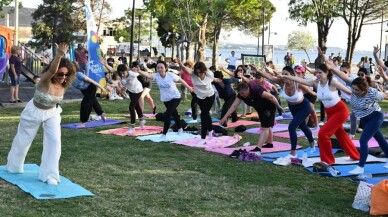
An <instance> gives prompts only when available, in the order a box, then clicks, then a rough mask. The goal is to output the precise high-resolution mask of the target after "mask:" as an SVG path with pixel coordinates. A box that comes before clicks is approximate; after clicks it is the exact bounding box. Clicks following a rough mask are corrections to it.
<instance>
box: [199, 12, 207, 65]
mask: <svg viewBox="0 0 388 217" xmlns="http://www.w3.org/2000/svg"><path fill="white" fill-rule="evenodd" d="M207 17H208V14H207V13H206V14H205V16H204V18H203V20H202V23H201V26H200V27H199V28H200V31H199V39H198V61H199V62H204V61H205V48H206V26H207Z"/></svg>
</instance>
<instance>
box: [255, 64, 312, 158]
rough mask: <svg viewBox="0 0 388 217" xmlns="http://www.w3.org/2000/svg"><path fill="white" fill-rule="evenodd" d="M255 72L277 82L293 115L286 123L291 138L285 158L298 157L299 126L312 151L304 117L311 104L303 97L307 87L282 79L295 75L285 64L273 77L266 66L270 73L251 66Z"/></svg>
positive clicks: (308, 130)
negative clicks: (277, 74)
mask: <svg viewBox="0 0 388 217" xmlns="http://www.w3.org/2000/svg"><path fill="white" fill-rule="evenodd" d="M251 67H252V68H253V69H254V70H255V71H256V72H258V73H261V74H262V75H263V76H264V77H265V78H267V79H268V80H270V81H272V82H274V83H277V84H279V85H280V86H281V87H282V88H283V91H282V93H281V96H282V97H283V98H284V99H285V100H286V101H287V103H288V108H289V109H290V111H291V114H292V116H293V118H292V120H291V122H290V124H289V125H288V133H289V134H290V140H291V152H290V154H289V155H288V156H286V158H298V156H297V155H296V146H297V142H298V135H297V133H296V129H297V128H298V127H299V128H300V129H301V130H302V132H303V133H304V135H305V136H306V137H307V140H308V141H309V143H310V147H311V148H312V152H314V148H315V146H314V138H313V135H312V133H311V130H310V128H308V127H307V124H306V118H307V117H308V116H309V115H310V112H311V106H310V103H309V101H308V100H307V99H306V98H304V96H303V92H304V91H307V89H308V87H306V86H305V85H300V84H299V85H298V83H297V82H295V81H291V80H287V79H282V76H293V77H295V72H294V70H293V69H292V67H290V66H286V67H284V68H283V71H282V75H279V77H275V76H273V75H272V73H271V72H272V69H271V68H269V67H266V70H268V71H270V73H262V72H260V71H259V70H257V68H256V67H254V66H251Z"/></svg>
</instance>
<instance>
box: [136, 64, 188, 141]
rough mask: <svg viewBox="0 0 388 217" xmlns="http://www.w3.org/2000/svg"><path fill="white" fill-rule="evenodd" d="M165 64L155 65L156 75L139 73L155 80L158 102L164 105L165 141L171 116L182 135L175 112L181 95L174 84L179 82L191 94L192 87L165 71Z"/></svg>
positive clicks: (163, 135)
mask: <svg viewBox="0 0 388 217" xmlns="http://www.w3.org/2000/svg"><path fill="white" fill-rule="evenodd" d="M167 70H168V68H167V64H166V62H163V61H159V62H158V63H157V65H156V71H157V73H152V74H150V73H148V72H143V71H139V73H140V74H141V75H143V76H145V77H147V78H149V79H152V80H155V81H156V83H157V85H158V87H159V89H160V100H161V101H162V102H163V103H164V105H165V106H166V108H167V110H166V112H165V113H164V118H165V121H164V126H163V133H162V139H166V135H167V132H168V129H169V128H170V124H171V116H173V118H174V121H175V124H176V125H177V127H178V129H179V130H178V133H183V129H182V127H181V122H180V116H179V114H178V111H177V107H178V105H179V103H180V102H181V93H180V92H179V90H178V88H177V87H176V84H175V83H176V82H181V83H182V84H183V85H185V87H186V88H187V89H188V90H190V92H193V89H192V87H190V86H189V85H188V84H187V83H186V82H185V81H184V80H182V79H181V78H180V77H179V76H178V75H176V74H174V73H172V72H168V71H167Z"/></svg>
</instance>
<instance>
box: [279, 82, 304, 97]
mask: <svg viewBox="0 0 388 217" xmlns="http://www.w3.org/2000/svg"><path fill="white" fill-rule="evenodd" d="M294 87H295V93H294V95H292V96H289V95H287V94H286V83H284V85H283V91H282V94H281V95H282V97H283V98H284V99H285V100H287V102H299V101H301V100H302V99H303V92H302V91H299V90H298V87H297V83H296V82H294Z"/></svg>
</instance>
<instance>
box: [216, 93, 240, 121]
mask: <svg viewBox="0 0 388 217" xmlns="http://www.w3.org/2000/svg"><path fill="white" fill-rule="evenodd" d="M241 101H242V100H241V99H240V98H236V99H235V100H234V102H233V104H232V105H231V106H230V108H229V109H228V111H227V112H226V114H225V115H224V117H222V118H221V120H220V122H219V124H220V125H223V124H224V123H225V122H226V120H228V117H229V116H230V115H231V114H232V113H233V112H234V111H236V109H237V107H238V106H239V105H240V104H241Z"/></svg>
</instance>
